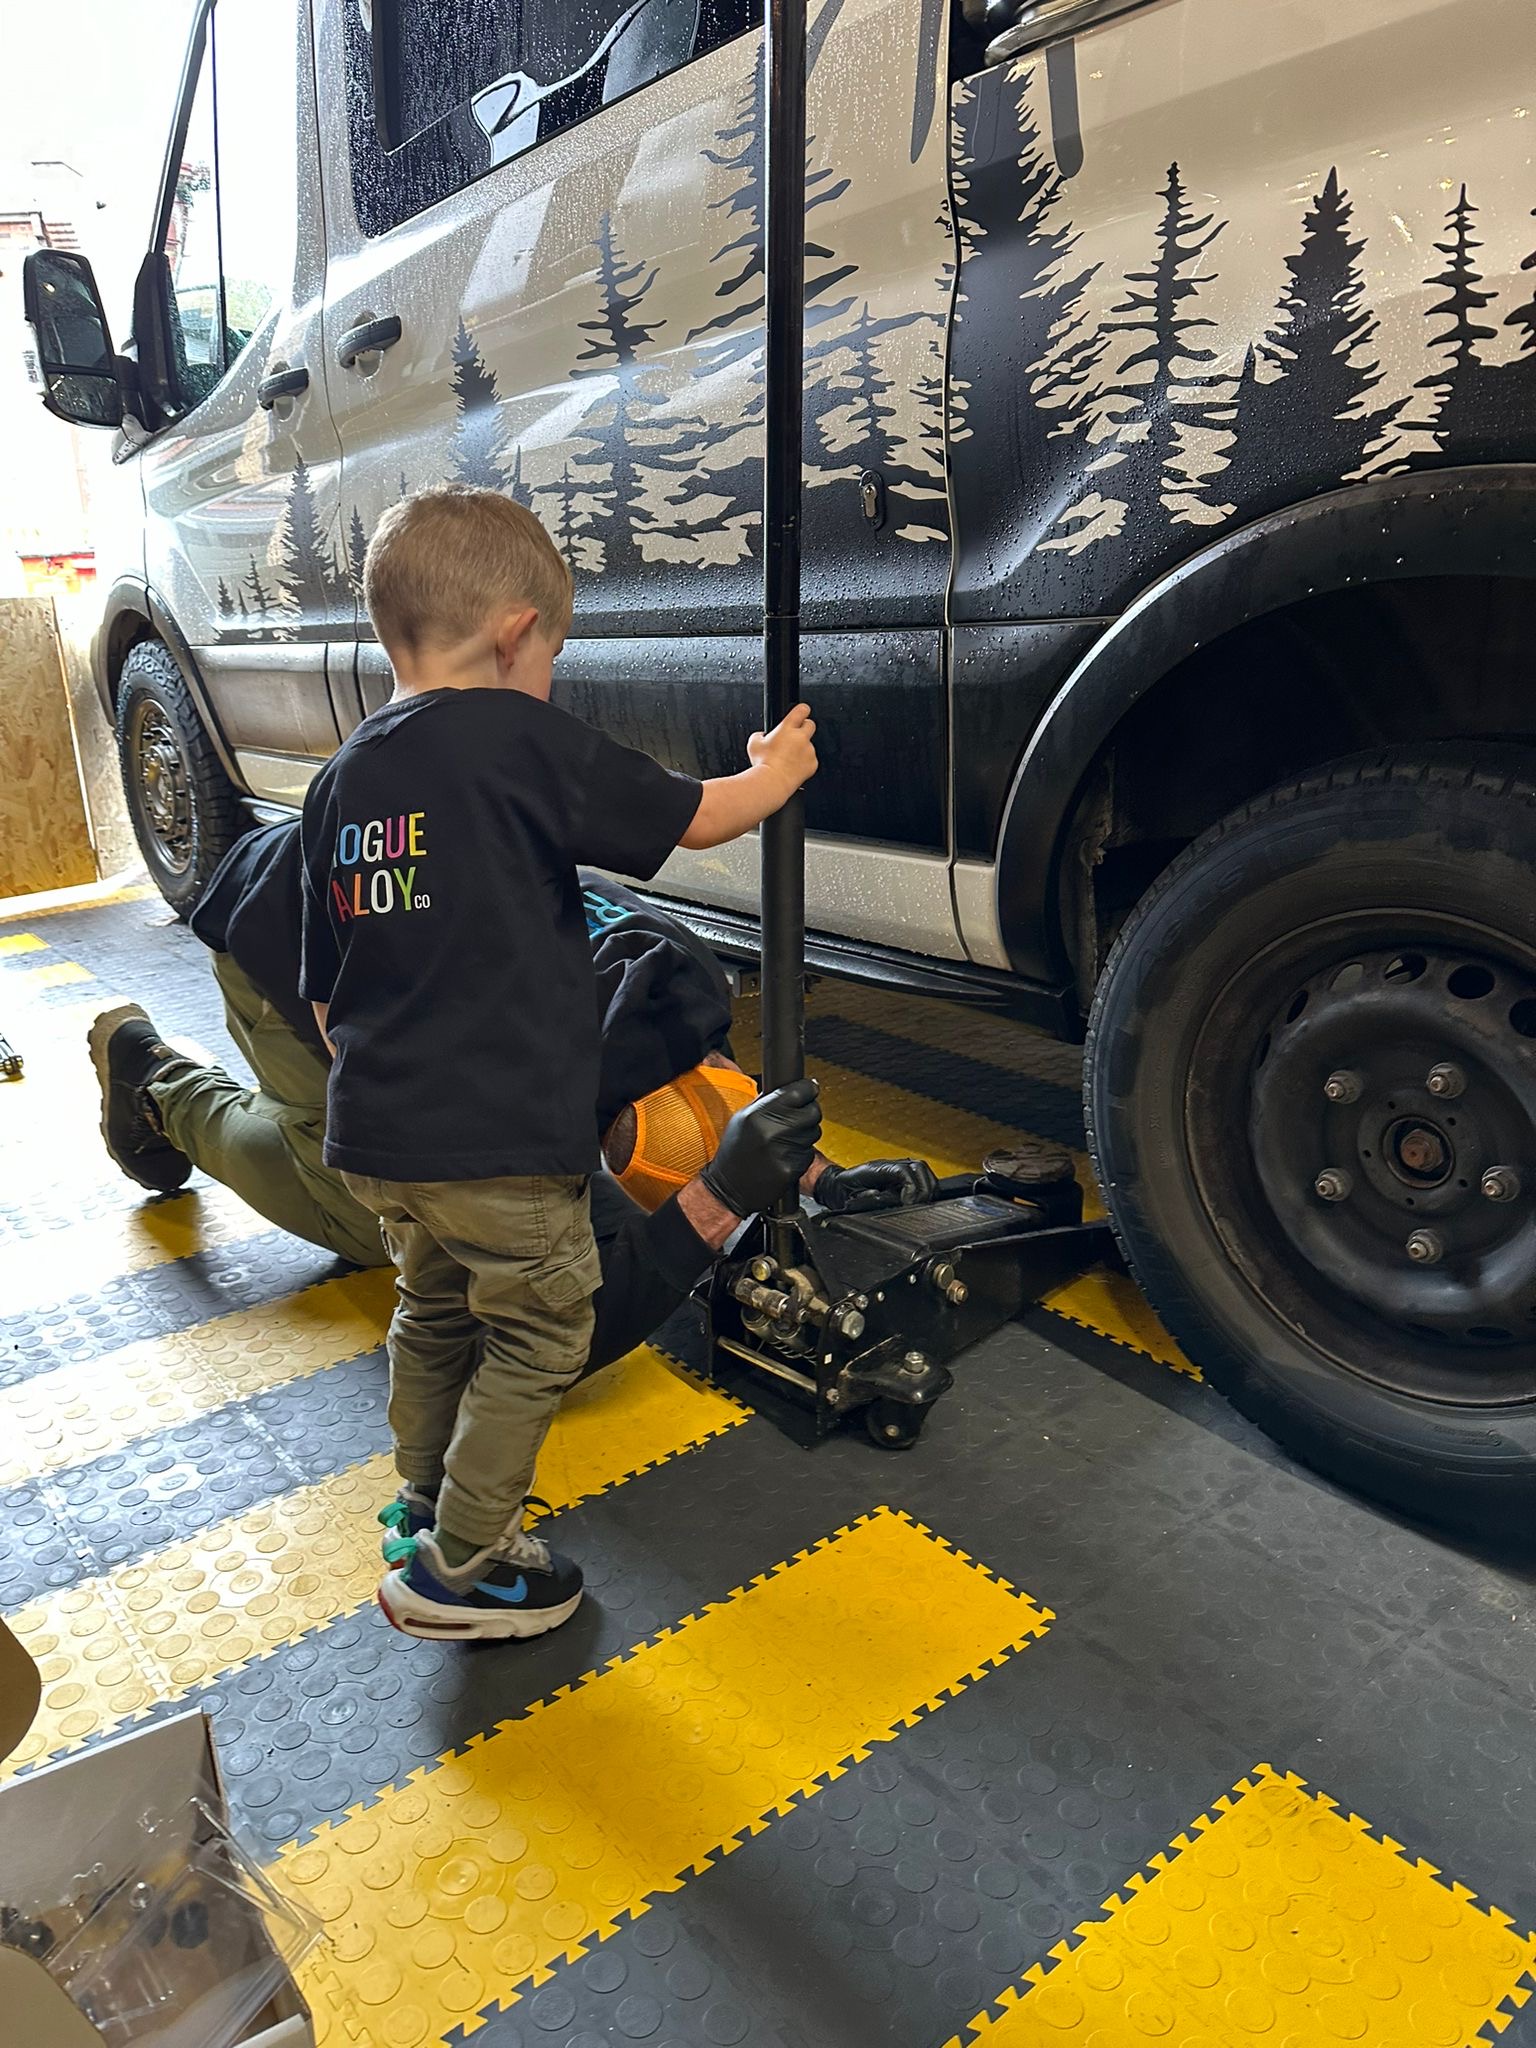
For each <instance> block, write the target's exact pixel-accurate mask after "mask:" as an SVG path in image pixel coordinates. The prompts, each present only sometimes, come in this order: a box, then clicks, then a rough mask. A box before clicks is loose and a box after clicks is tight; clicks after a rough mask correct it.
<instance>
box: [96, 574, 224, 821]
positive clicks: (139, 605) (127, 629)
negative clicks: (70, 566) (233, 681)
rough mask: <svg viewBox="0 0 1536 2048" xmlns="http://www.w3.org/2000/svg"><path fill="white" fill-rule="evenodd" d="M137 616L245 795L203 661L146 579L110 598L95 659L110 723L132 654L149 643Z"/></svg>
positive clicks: (126, 580) (125, 583) (123, 585)
mask: <svg viewBox="0 0 1536 2048" xmlns="http://www.w3.org/2000/svg"><path fill="white" fill-rule="evenodd" d="M134 616H136V617H137V618H138V619H139V620H140V621H141V622H143V623H144V624H147V625H148V627H149V629H150V634H151V635H152V636H153V638H155V639H156V640H158V641H160V643H161V645H162V646H163V647H164V648H165V650H166V652H167V653H168V654H169V655H170V657H171V659H172V661H174V662H175V664H176V667H177V669H178V671H179V672H180V675H181V680H182V681H183V683H185V685H186V688H187V695H188V696H189V697H190V698H191V699H192V702H193V705H194V706H195V707H196V710H197V715H198V717H199V718H200V719H201V720H202V722H203V727H204V730H205V731H206V732H207V734H208V737H209V739H211V740H212V742H213V748H214V752H215V753H216V754H217V755H218V757H219V766H220V767H221V768H222V769H223V770H224V773H225V774H226V775H227V776H228V777H229V779H230V781H231V782H232V783H233V784H234V785H235V787H236V789H243V788H244V787H245V780H244V777H243V776H242V775H241V773H240V770H239V767H238V766H237V764H236V761H235V756H234V751H233V749H232V748H231V746H230V744H229V740H228V737H227V735H226V734H225V731H224V728H223V726H222V724H221V723H220V721H219V715H218V712H217V711H216V710H215V708H214V704H213V699H212V697H211V696H210V695H209V693H208V686H207V684H206V683H205V682H204V680H203V673H202V670H201V669H200V668H199V667H198V664H197V657H196V656H195V655H194V654H193V652H192V648H191V646H190V644H189V643H188V640H187V637H186V635H185V634H184V633H183V632H182V630H181V628H180V627H179V626H178V625H177V623H176V621H175V619H174V618H173V617H172V616H171V613H170V611H169V610H168V609H167V607H166V605H165V602H164V600H163V599H162V598H161V597H160V595H159V593H158V592H157V591H156V590H155V589H154V587H153V585H151V584H148V583H146V582H144V581H143V579H142V578H140V577H135V576H123V577H119V579H118V580H117V582H116V583H114V584H113V586H112V588H111V590H110V591H109V592H108V594H107V603H106V607H105V610H104V612H103V615H102V622H101V626H100V627H99V629H98V632H97V637H96V651H95V658H94V668H95V674H96V687H97V691H98V693H99V695H100V697H101V701H102V704H103V706H104V708H105V710H106V713H107V716H108V718H110V719H114V720H115V718H116V714H117V699H118V695H119V691H120V685H121V681H122V669H123V664H124V662H125V661H126V660H127V657H128V654H129V652H130V651H131V645H132V642H133V641H134V640H136V639H140V638H143V637H145V636H144V635H142V634H140V633H138V632H137V631H136V630H135V629H134V628H133V626H132V618H133V617H134Z"/></svg>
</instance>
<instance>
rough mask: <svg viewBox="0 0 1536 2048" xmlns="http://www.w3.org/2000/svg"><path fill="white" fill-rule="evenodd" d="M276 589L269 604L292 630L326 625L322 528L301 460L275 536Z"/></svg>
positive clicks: (307, 472) (295, 471)
mask: <svg viewBox="0 0 1536 2048" xmlns="http://www.w3.org/2000/svg"><path fill="white" fill-rule="evenodd" d="M275 550H276V554H277V589H276V593H275V596H274V597H273V598H272V599H270V600H269V610H270V609H272V608H273V607H274V606H275V608H276V610H277V612H278V615H279V616H280V617H281V619H282V623H283V624H284V625H285V626H286V627H288V628H289V629H290V630H292V629H294V628H298V627H303V626H314V625H317V624H319V623H321V622H323V621H324V619H325V617H326V615H327V611H328V608H329V607H328V593H327V583H326V576H325V567H324V553H323V550H322V548H321V543H320V525H319V520H318V518H317V516H316V512H315V494H314V490H313V488H312V486H311V484H310V481H309V468H308V465H307V464H306V463H305V461H304V458H303V457H302V456H300V457H299V458H298V460H297V461H296V462H295V463H294V465H293V472H292V475H291V477H290V479H289V486H288V503H287V506H286V508H285V510H284V513H283V516H282V518H281V520H280V521H279V524H278V530H277V534H276V536H275Z"/></svg>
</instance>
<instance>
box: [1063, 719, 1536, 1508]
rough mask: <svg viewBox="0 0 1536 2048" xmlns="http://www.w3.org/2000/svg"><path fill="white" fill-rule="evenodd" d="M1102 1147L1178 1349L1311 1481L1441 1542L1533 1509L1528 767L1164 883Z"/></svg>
mask: <svg viewBox="0 0 1536 2048" xmlns="http://www.w3.org/2000/svg"><path fill="white" fill-rule="evenodd" d="M1088 1049H1089V1063H1088V1074H1087V1101H1088V1119H1089V1128H1090V1133H1091V1139H1092V1144H1093V1150H1094V1158H1095V1163H1096V1165H1097V1168H1098V1171H1099V1174H1100V1178H1101V1181H1102V1183H1103V1185H1104V1189H1105V1193H1106V1198H1107V1200H1108V1203H1109V1207H1110V1211H1111V1215H1112V1217H1113V1220H1114V1223H1115V1227H1116V1230H1117V1232H1118V1233H1119V1235H1120V1238H1121V1241H1122V1244H1123V1245H1124V1247H1125V1250H1126V1253H1127V1256H1128V1258H1129V1260H1130V1263H1131V1265H1132V1268H1133V1270H1134V1271H1135V1273H1136V1275H1137V1277H1138V1279H1139V1280H1140V1281H1141V1284H1142V1286H1143V1288H1144V1289H1145V1291H1146V1292H1147V1294H1148V1296H1149V1298H1150V1299H1151V1301H1152V1303H1153V1305H1154V1306H1155V1307H1156V1308H1157V1309H1158V1310H1159V1312H1160V1313H1161V1315H1162V1316H1163V1319H1164V1321H1165V1322H1166V1323H1167V1324H1168V1326H1169V1328H1170V1329H1171V1330H1172V1332H1173V1334H1174V1335H1175V1337H1177V1338H1178V1340H1179V1341H1180V1343H1181V1344H1182V1345H1183V1346H1184V1348H1185V1349H1186V1350H1187V1351H1188V1352H1189V1353H1190V1355H1191V1356H1192V1357H1193V1358H1194V1359H1195V1360H1196V1361H1197V1362H1198V1363H1200V1364H1201V1365H1202V1366H1203V1367H1204V1368H1205V1369H1206V1371H1207V1373H1208V1375H1209V1377H1210V1378H1211V1379H1212V1380H1213V1381H1214V1382H1215V1383H1216V1384H1217V1385H1218V1386H1220V1387H1221V1388H1222V1389H1223V1391H1224V1392H1226V1393H1227V1394H1228V1395H1229V1396H1230V1397H1231V1398H1232V1400H1233V1401H1234V1402H1235V1403H1236V1404H1237V1405H1238V1406H1239V1407H1241V1408H1242V1409H1243V1410H1244V1411H1245V1412H1246V1413H1247V1414H1249V1415H1250V1416H1252V1417H1253V1418H1254V1420H1256V1421H1257V1422H1259V1423H1260V1424H1261V1425H1262V1426H1263V1427H1264V1428H1265V1429H1267V1430H1268V1431H1269V1432H1270V1434H1271V1435H1273V1436H1275V1437H1276V1438H1277V1439H1278V1440H1279V1441H1281V1442H1282V1443H1284V1444H1286V1445H1287V1446H1288V1447H1289V1448H1290V1449H1292V1450H1293V1451H1295V1452H1296V1453H1297V1454H1298V1455H1300V1456H1301V1457H1304V1458H1306V1459H1308V1460H1309V1461H1310V1462H1312V1463H1313V1464H1315V1465H1317V1466H1319V1467H1320V1468H1321V1469H1323V1470H1325V1471H1327V1472H1329V1473H1331V1474H1333V1475H1335V1476H1336V1477H1339V1478H1341V1479H1343V1480H1346V1481H1347V1482H1348V1483H1350V1484H1352V1485H1355V1486H1359V1487H1361V1488H1363V1489H1366V1490H1369V1491H1372V1492H1374V1493H1376V1494H1378V1495H1379V1496H1381V1497H1382V1498H1384V1499H1387V1500H1389V1501H1391V1502H1393V1503H1394V1504H1396V1505H1398V1506H1401V1507H1404V1508H1407V1509H1409V1510H1410V1511H1413V1512H1416V1513H1419V1514H1423V1515H1427V1516H1430V1517H1433V1518H1437V1519H1441V1520H1447V1521H1452V1522H1456V1523H1459V1524H1461V1525H1462V1526H1467V1527H1472V1528H1477V1529H1482V1530H1494V1529H1499V1530H1507V1529H1519V1530H1522V1531H1524V1530H1526V1529H1527V1528H1528V1526H1529V1525H1530V1523H1531V1515H1532V1510H1533V1508H1536V764H1533V762H1532V760H1531V757H1529V756H1523V755H1517V754H1514V753H1510V752H1501V751H1500V750H1497V749H1491V750H1490V751H1489V754H1488V755H1487V757H1486V758H1485V759H1482V760H1479V759H1475V758H1469V757H1467V756H1466V755H1452V754H1450V753H1446V754H1443V755H1442V754H1441V753H1439V752H1438V751H1435V752H1430V753H1426V754H1424V755H1421V756H1418V757H1415V758H1408V757H1405V756H1402V755H1397V754H1386V755H1382V756H1380V757H1375V758H1373V759H1371V760H1370V761H1365V762H1354V763H1343V764H1340V765H1339V766H1338V767H1337V768H1335V769H1333V770H1331V771H1328V772H1325V773H1323V774H1321V775H1319V776H1317V777H1315V778H1312V779H1310V780H1308V781H1307V782H1304V783H1300V784H1296V785H1293V786H1291V787H1289V788H1286V789H1280V790H1276V791H1274V792H1272V793H1271V794H1270V795H1269V796H1267V797H1265V798H1262V799H1261V800H1259V801H1258V802H1256V803H1254V804H1252V805H1250V806H1248V807H1247V808H1246V809H1245V810H1243V811H1241V812H1239V813H1237V814H1235V815H1234V816H1233V817H1231V818H1229V819H1227V820H1225V821H1224V822H1223V823H1222V824H1221V825H1219V826H1217V827H1216V828H1215V829H1214V830H1213V831H1212V832H1210V833H1208V834H1207V835H1206V836H1205V837H1204V838H1203V839H1201V840H1199V841H1197V842H1196V844H1195V845H1194V846H1192V847H1191V848H1190V849H1189V850H1188V851H1187V852H1186V853H1185V854H1184V855H1183V856H1182V857H1181V859H1180V860H1179V861H1178V862H1177V863H1175V865H1174V866H1173V867H1172V868H1171V869H1170V870H1169V871H1168V873H1167V874H1165V875H1164V876H1163V877H1162V878H1161V880H1160V881H1159V882H1158V883H1157V884H1156V886H1155V887H1154V888H1153V890H1152V891H1151V892H1150V894H1149V895H1148V897H1147V898H1146V899H1145V900H1144V901H1143V903H1142V904H1141V905H1140V906H1139V908H1138V910H1137V912H1136V914H1135V915H1134V917H1133V918H1132V920H1131V921H1130V923H1129V924H1128V925H1127V927H1126V929H1125V931H1124V933H1123V934H1122V936H1121V939H1120V941H1119V943H1118V944H1117V946H1116V948H1115V951H1114V953H1113V955H1112V956H1111V959H1110V962H1109V964H1108V966H1107V968H1106V970H1105V975H1104V979H1103V982H1102V984H1101V986H1100V989H1099V992H1098V996H1097V999H1096V1002H1095V1005H1094V1012H1093V1017H1092V1020H1091V1024H1090V1033H1089V1048H1088Z"/></svg>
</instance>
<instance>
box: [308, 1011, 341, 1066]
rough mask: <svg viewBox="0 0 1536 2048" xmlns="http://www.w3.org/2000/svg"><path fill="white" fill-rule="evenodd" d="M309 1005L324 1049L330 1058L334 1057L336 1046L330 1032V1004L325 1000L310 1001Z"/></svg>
mask: <svg viewBox="0 0 1536 2048" xmlns="http://www.w3.org/2000/svg"><path fill="white" fill-rule="evenodd" d="M309 1007H310V1008H311V1009H312V1010H313V1011H314V1013H315V1022H316V1024H318V1025H319V1027H320V1036H321V1037H322V1038H323V1039H324V1040H325V1049H326V1051H327V1052H328V1053H329V1054H330V1056H331V1058H332V1059H335V1057H336V1046H335V1042H334V1041H333V1039H332V1037H331V1033H330V1017H331V1006H330V1004H329V1003H328V1002H325V1003H311V1004H310V1006H309Z"/></svg>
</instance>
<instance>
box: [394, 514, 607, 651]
mask: <svg viewBox="0 0 1536 2048" xmlns="http://www.w3.org/2000/svg"><path fill="white" fill-rule="evenodd" d="M363 599H364V602H365V603H366V604H367V606H368V615H369V617H370V618H371V619H372V620H373V629H374V631H375V632H376V633H377V634H378V636H379V638H380V640H382V641H383V643H384V646H385V649H386V651H388V650H391V649H394V648H399V649H401V650H402V651H403V652H404V653H407V654H418V653H420V652H421V651H422V649H423V648H429V647H452V646H454V645H455V644H456V643H457V642H458V641H460V640H467V639H468V638H469V637H470V635H471V634H472V633H474V632H476V631H478V629H479V628H480V627H481V626H483V625H484V624H485V622H486V620H487V619H488V618H490V617H491V615H492V614H493V613H496V612H504V611H516V610H517V609H518V608H519V607H520V606H531V607H532V608H533V609H534V610H535V611H536V612H537V613H538V615H539V630H540V631H541V632H542V633H543V634H544V636H545V638H546V639H548V640H550V641H553V642H554V643H555V644H556V645H558V644H559V642H560V641H561V640H563V639H564V638H565V636H566V634H567V633H568V632H569V631H570V625H571V602H572V597H571V572H570V570H569V569H568V568H567V566H566V564H565V560H564V558H563V556H562V555H561V553H560V551H559V549H558V548H557V547H556V546H555V544H554V542H553V541H552V540H551V539H550V537H549V535H548V534H547V533H546V532H545V531H544V529H543V527H542V526H541V525H540V524H539V522H538V520H537V519H536V518H535V517H534V515H533V513H531V512H530V511H528V510H527V508H526V507H525V506H522V505H518V504H515V503H514V502H513V500H512V499H511V498H504V497H503V496H502V495H501V493H500V492H499V491H485V490H477V489H476V488H474V486H472V485H470V484H445V485H443V486H442V488H441V489H439V490H432V491H416V492H413V494H412V495H411V496H410V497H409V498H402V499H401V501H400V502H399V504H398V505H391V506H390V508H389V510H388V511H387V512H386V513H385V514H384V516H383V518H382V519H380V521H379V523H378V525H377V526H376V527H375V528H374V530H373V539H372V540H371V541H369V543H368V554H367V557H366V559H365V560H364V563H363Z"/></svg>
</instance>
